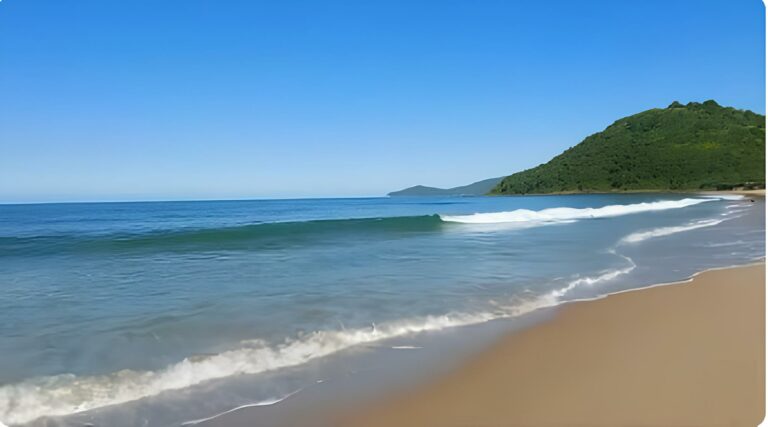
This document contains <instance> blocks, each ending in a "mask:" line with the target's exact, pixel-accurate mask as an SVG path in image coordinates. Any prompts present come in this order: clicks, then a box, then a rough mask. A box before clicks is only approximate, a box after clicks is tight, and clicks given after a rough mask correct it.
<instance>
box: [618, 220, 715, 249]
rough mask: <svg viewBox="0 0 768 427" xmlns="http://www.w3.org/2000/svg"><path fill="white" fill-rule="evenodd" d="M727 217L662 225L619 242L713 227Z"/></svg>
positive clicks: (631, 241)
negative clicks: (684, 223) (668, 225)
mask: <svg viewBox="0 0 768 427" xmlns="http://www.w3.org/2000/svg"><path fill="white" fill-rule="evenodd" d="M723 221H725V219H707V220H700V221H694V222H691V223H688V224H686V225H678V226H673V227H660V228H654V229H652V230H648V231H640V232H637V233H632V234H630V235H628V236H626V237H624V238H623V239H621V241H620V242H619V243H620V244H630V243H638V242H642V241H644V240H648V239H652V238H654V237H662V236H669V235H670V234H676V233H682V232H684V231H690V230H696V229H698V228H704V227H712V226H713V225H717V224H720V223H721V222H723Z"/></svg>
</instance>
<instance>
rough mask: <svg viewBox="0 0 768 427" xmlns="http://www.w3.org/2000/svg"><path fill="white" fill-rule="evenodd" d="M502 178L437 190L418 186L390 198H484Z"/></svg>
mask: <svg viewBox="0 0 768 427" xmlns="http://www.w3.org/2000/svg"><path fill="white" fill-rule="evenodd" d="M502 178H503V177H501V178H490V179H484V180H482V181H478V182H473V183H472V184H469V185H463V186H461V187H453V188H435V187H425V186H423V185H417V186H414V187H408V188H406V189H404V190H400V191H393V192H391V193H389V194H387V195H388V196H482V195H484V194H487V193H488V192H489V191H491V189H492V188H493V187H495V186H496V184H498V183H499V182H500V181H501V180H502Z"/></svg>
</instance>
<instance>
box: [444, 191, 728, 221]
mask: <svg viewBox="0 0 768 427" xmlns="http://www.w3.org/2000/svg"><path fill="white" fill-rule="evenodd" d="M716 200H723V199H722V198H720V197H707V198H685V199H681V200H660V201H656V202H643V203H634V204H629V205H608V206H603V207H600V208H548V209H542V210H540V211H532V210H529V209H517V210H514V211H507V212H489V213H476V214H472V215H440V219H442V220H443V221H447V222H460V223H464V224H498V223H533V224H536V223H539V224H546V223H562V222H568V221H575V220H580V219H592V218H608V217H614V216H621V215H629V214H635V213H641V212H652V211H663V210H668V209H680V208H685V207H688V206H693V205H698V204H700V203H705V202H712V201H716ZM727 200H732V199H727Z"/></svg>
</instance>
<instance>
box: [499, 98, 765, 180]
mask: <svg viewBox="0 0 768 427" xmlns="http://www.w3.org/2000/svg"><path fill="white" fill-rule="evenodd" d="M764 183H765V116H762V115H760V114H756V113H753V112H751V111H745V110H737V109H734V108H730V107H722V106H720V105H718V104H717V103H716V102H715V101H711V100H710V101H706V102H704V103H697V102H690V103H688V104H686V105H682V104H680V103H679V102H677V101H675V102H673V103H672V104H671V105H670V106H669V107H667V108H655V109H652V110H648V111H643V112H641V113H638V114H635V115H633V116H629V117H625V118H623V119H619V120H617V121H616V122H615V123H613V124H612V125H610V126H608V127H607V128H606V129H605V130H604V131H602V132H599V133H596V134H594V135H591V136H588V137H587V138H586V139H584V141H582V142H581V143H579V144H578V145H576V146H574V147H571V148H569V149H568V150H566V151H565V152H563V153H562V154H560V155H558V156H556V157H555V158H553V159H552V160H550V161H549V162H547V163H545V164H542V165H539V166H537V167H535V168H532V169H528V170H525V171H522V172H518V173H516V174H513V175H510V176H508V177H506V178H504V179H503V180H502V181H501V182H500V183H499V184H498V185H497V186H496V187H494V188H493V189H492V190H491V194H531V193H533V194H541V193H559V192H609V191H633V190H635V191H639V190H678V191H679V190H702V189H713V190H716V189H730V188H732V187H744V186H746V187H750V186H751V187H759V188H764Z"/></svg>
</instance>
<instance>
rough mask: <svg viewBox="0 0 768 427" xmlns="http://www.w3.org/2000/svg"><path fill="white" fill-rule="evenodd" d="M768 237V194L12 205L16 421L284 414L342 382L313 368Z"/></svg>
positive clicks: (1, 293)
mask: <svg viewBox="0 0 768 427" xmlns="http://www.w3.org/2000/svg"><path fill="white" fill-rule="evenodd" d="M764 236H765V203H764V199H762V198H758V199H754V200H752V199H749V198H748V197H742V196H730V195H717V196H706V195H698V194H650V193H648V194H610V195H557V196H526V197H522V196H521V197H452V198H435V197H429V198H419V197H400V198H355V199H301V200H248V201H195V202H131V203H71V204H29V205H0V422H2V423H5V424H7V425H78V426H81V425H83V424H84V423H86V422H87V423H90V424H93V425H109V426H123V425H125V426H142V427H144V426H167V425H181V424H183V423H184V422H189V420H195V419H203V418H205V417H209V416H212V415H215V414H216V413H218V412H223V411H227V410H230V409H232V408H234V407H236V406H239V405H247V404H249V405H253V406H257V405H268V404H270V403H275V402H277V401H279V400H281V399H283V398H285V397H286V396H288V395H290V394H291V393H292V392H293V391H295V390H300V389H302V387H305V386H306V385H307V384H311V383H314V382H316V381H318V378H319V377H321V376H323V375H326V376H327V375H331V373H328V372H326V373H323V372H322V370H320V371H318V368H317V366H315V367H313V368H312V369H305V370H302V367H306V366H311V364H312V363H313V361H317V360H330V359H332V358H334V357H341V356H342V355H344V354H346V353H348V352H350V351H354V349H355V348H358V347H360V346H363V345H369V344H372V343H380V342H386V341H387V340H392V339H394V338H398V337H410V338H412V343H415V344H414V346H418V343H419V336H420V334H425V333H430V332H432V331H446V330H452V329H455V328H460V327H462V326H466V325H473V324H482V323H486V322H491V321H494V320H496V319H515V318H518V317H523V316H525V315H526V314H527V313H532V312H534V311H536V310H537V309H540V308H544V307H553V306H556V305H558V304H561V303H563V302H566V301H573V300H578V299H587V298H595V297H599V296H601V295H606V294H609V293H613V292H619V291H622V290H627V289H633V288H638V287H642V286H647V285H651V284H655V283H665V282H671V281H676V280H682V279H686V278H688V277H690V276H691V275H692V274H694V273H696V272H698V271H701V270H704V269H709V268H716V267H724V266H730V265H740V264H747V263H750V262H753V261H755V260H757V259H762V258H763V257H764V255H765V237H764ZM243 378H246V379H247V383H248V387H242V382H243V381H242V380H243ZM237 380H239V381H240V382H241V384H240V385H238V386H237V387H234V386H232V385H231V384H233V381H237ZM227 384H229V386H228V385H227ZM201 396H216V398H215V399H202V398H201ZM201 401H205V402H206V403H205V404H200V402H201Z"/></svg>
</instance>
